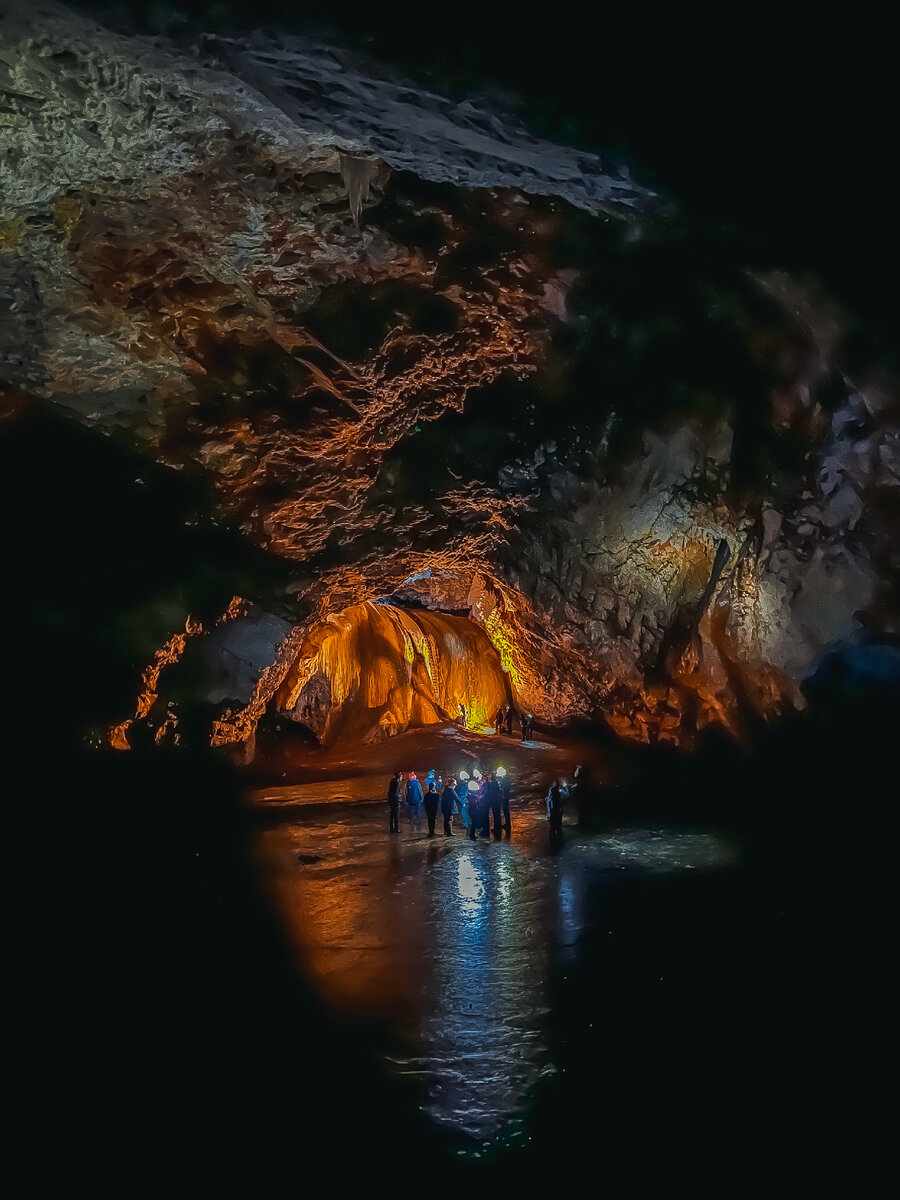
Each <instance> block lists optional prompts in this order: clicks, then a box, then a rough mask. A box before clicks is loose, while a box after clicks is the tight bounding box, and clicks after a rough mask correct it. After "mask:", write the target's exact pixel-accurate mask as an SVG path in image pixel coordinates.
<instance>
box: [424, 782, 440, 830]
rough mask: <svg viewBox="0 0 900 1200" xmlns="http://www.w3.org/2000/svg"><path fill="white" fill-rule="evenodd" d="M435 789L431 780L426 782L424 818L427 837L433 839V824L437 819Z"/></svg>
mask: <svg viewBox="0 0 900 1200" xmlns="http://www.w3.org/2000/svg"><path fill="white" fill-rule="evenodd" d="M439 800H440V797H439V796H438V791H437V787H436V786H435V782H434V780H433V779H429V780H428V788H427V790H426V792H425V817H426V819H427V821H428V836H429V837H434V823H435V821H436V819H437V810H438V801H439Z"/></svg>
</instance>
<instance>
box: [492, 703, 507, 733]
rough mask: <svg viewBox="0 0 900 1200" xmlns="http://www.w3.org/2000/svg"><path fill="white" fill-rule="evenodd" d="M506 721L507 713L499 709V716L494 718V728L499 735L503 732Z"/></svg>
mask: <svg viewBox="0 0 900 1200" xmlns="http://www.w3.org/2000/svg"><path fill="white" fill-rule="evenodd" d="M505 721H506V712H505V710H504V709H503V708H498V709H497V715H496V717H494V726H495V728H496V730H497V732H498V733H502V732H503V725H504V722H505Z"/></svg>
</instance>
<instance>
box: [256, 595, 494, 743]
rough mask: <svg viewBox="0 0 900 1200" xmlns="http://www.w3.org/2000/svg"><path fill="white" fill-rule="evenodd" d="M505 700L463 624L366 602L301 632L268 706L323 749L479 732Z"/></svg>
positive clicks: (477, 637) (480, 644)
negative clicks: (452, 724) (433, 732)
mask: <svg viewBox="0 0 900 1200" xmlns="http://www.w3.org/2000/svg"><path fill="white" fill-rule="evenodd" d="M508 694H509V693H508V687H507V682H506V678H505V675H504V671H503V667H502V664H501V662H500V657H499V655H498V654H497V653H496V652H495V651H494V650H493V648H492V646H491V644H490V642H489V640H488V638H487V637H486V635H485V634H484V632H483V630H482V629H480V628H479V627H478V626H477V625H475V624H473V623H472V622H471V621H469V620H467V619H466V618H464V617H459V616H454V615H452V614H448V613H431V612H427V611H420V612H416V611H404V610H403V609H400V608H396V607H394V606H393V605H387V604H375V603H371V602H367V603H364V604H358V605H353V606H352V607H350V608H348V609H345V610H344V611H343V612H340V613H335V614H331V615H330V616H329V617H328V619H327V620H326V621H324V622H322V623H321V624H318V625H316V626H315V627H314V628H313V629H311V630H310V632H309V634H308V635H307V637H306V638H305V639H304V641H303V643H302V645H301V647H300V651H299V653H298V655H297V657H296V659H295V660H294V662H293V663H292V666H291V669H290V670H289V672H288V674H287V677H286V678H285V680H284V682H283V683H282V685H281V687H280V689H279V691H278V693H277V694H276V697H275V705H276V709H277V711H280V712H284V713H286V714H288V715H290V716H291V717H292V718H293V719H294V720H297V721H300V722H302V723H303V724H304V725H306V726H308V727H309V728H310V729H312V730H313V732H314V733H315V734H316V735H317V737H319V739H320V740H321V741H322V742H323V743H325V744H328V743H331V742H334V741H336V740H337V739H338V738H342V737H346V738H352V739H357V740H358V739H362V740H364V741H371V740H378V739H381V738H384V737H390V736H392V735H394V734H397V733H402V732H403V730H405V729H408V728H414V727H417V726H422V725H433V724H437V723H439V722H441V721H460V722H463V721H464V722H465V725H466V726H467V727H468V728H471V729H478V730H480V729H482V728H483V727H484V726H486V725H488V724H489V723H491V722H492V720H493V717H494V714H495V713H496V712H497V710H498V709H499V708H500V706H501V705H502V704H504V703H505V702H507V700H508ZM460 705H462V706H464V709H465V715H463V712H462V711H461V709H460Z"/></svg>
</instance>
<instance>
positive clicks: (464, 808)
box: [456, 771, 469, 830]
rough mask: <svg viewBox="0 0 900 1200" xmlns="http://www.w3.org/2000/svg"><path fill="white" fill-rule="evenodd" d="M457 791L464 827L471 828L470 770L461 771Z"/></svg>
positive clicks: (460, 815)
mask: <svg viewBox="0 0 900 1200" xmlns="http://www.w3.org/2000/svg"><path fill="white" fill-rule="evenodd" d="M456 792H457V795H458V796H459V817H460V820H461V821H462V827H463V829H466V830H467V829H468V828H469V773H468V771H460V773H459V783H458V784H457V785H456Z"/></svg>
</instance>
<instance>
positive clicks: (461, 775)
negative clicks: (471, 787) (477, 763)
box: [458, 771, 469, 779]
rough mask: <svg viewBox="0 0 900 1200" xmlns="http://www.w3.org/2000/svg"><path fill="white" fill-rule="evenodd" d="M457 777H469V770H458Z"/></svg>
mask: <svg viewBox="0 0 900 1200" xmlns="http://www.w3.org/2000/svg"><path fill="white" fill-rule="evenodd" d="M458 778H460V779H468V778H469V772H468V771H460V773H459V776H458Z"/></svg>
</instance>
